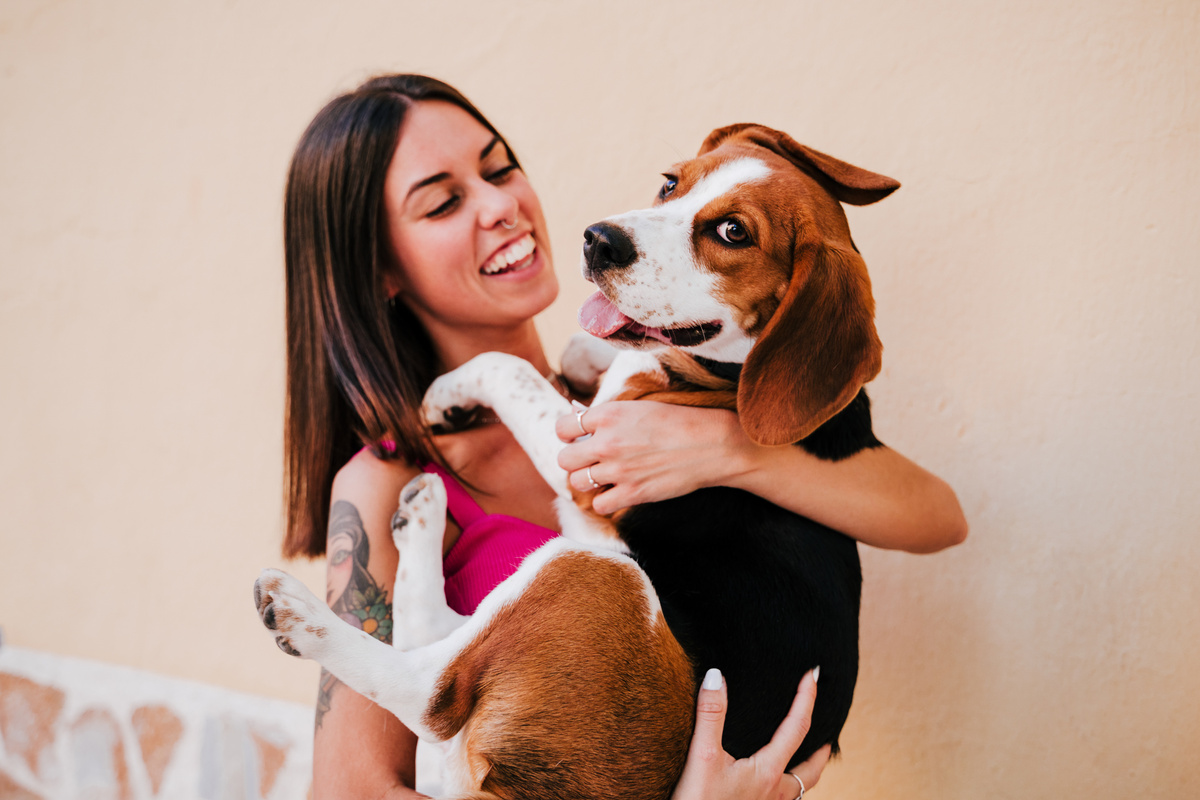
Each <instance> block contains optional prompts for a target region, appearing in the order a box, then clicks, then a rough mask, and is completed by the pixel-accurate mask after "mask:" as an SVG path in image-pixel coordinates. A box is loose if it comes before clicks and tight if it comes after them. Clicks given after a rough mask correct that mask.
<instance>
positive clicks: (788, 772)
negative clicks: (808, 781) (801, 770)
mask: <svg viewBox="0 0 1200 800" xmlns="http://www.w3.org/2000/svg"><path fill="white" fill-rule="evenodd" d="M783 774H784V775H791V776H792V777H793V778H795V779H796V783H798V784H800V794H798V795H796V797H795V798H794V800H803V798H804V781H802V780H800V776H799V775H797V774H796V773H794V772H791V771H788V770H784V773H783Z"/></svg>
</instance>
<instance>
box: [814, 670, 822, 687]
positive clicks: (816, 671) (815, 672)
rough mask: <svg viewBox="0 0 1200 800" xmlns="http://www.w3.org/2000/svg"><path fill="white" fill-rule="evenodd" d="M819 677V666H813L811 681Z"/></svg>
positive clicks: (815, 680)
mask: <svg viewBox="0 0 1200 800" xmlns="http://www.w3.org/2000/svg"><path fill="white" fill-rule="evenodd" d="M820 677H821V668H820V667H813V683H816V682H817V678H820Z"/></svg>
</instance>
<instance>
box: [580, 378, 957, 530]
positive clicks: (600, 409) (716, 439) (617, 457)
mask: <svg viewBox="0 0 1200 800" xmlns="http://www.w3.org/2000/svg"><path fill="white" fill-rule="evenodd" d="M586 424H587V429H588V431H589V432H591V433H592V436H590V437H588V438H586V439H581V440H579V441H575V439H576V437H578V436H579V423H578V421H577V420H576V418H575V416H574V415H571V416H568V417H563V418H562V419H561V420H559V423H558V428H557V430H558V434H559V436H560V437H562V438H563V440H564V441H568V442H573V443H572V444H569V445H568V446H567V447H566V448H564V449H563V450H562V452H561V453H560V455H559V464H560V465H561V466H562V467H563V468H564V469H566V470H567V471H568V472H569V473H570V476H569V480H570V482H571V485H572V486H574V487H575V488H576V489H578V490H580V491H587V490H588V489H590V488H592V481H593V480H594V481H595V482H596V483H599V484H602V485H607V486H608V487H609V488H608V489H606V491H604V492H601V493H600V494H598V495H597V496H596V497H595V498H594V500H593V507H594V508H595V509H596V511H597V512H599V513H601V514H609V513H612V512H614V511H617V510H619V509H621V508H626V507H628V506H631V505H636V504H638V503H648V502H654V501H658V500H666V499H669V498H672V497H678V496H680V495H683V494H687V493H688V492H692V491H695V490H696V489H699V488H703V487H705V486H731V487H735V488H739V489H745V490H746V491H749V492H752V493H754V494H756V495H759V496H760V497H763V498H764V499H766V500H770V501H771V502H772V503H775V504H776V505H779V506H781V507H783V508H786V509H788V510H789V511H794V512H796V513H798V514H802V515H803V516H806V517H808V518H809V519H812V520H815V521H817V522H820V523H821V524H823V525H827V526H829V527H830V528H833V529H835V530H838V531H841V532H843V533H845V534H846V535H848V536H851V537H853V538H855V539H857V540H859V541H861V542H864V543H866V544H870V545H873V546H875V547H882V548H887V549H893V550H907V551H909V552H913V553H932V552H935V551H937V550H941V549H943V548H946V547H949V546H951V545H954V544H958V543H959V542H961V541H962V540H963V538H964V537H965V536H966V535H967V523H966V519H965V518H964V517H963V513H962V508H961V507H960V506H959V504H958V498H957V497H956V496H955V494H954V491H953V490H952V489H951V488H950V487H949V486H948V485H947V484H946V483H945V482H944V481H942V480H941V479H940V478H938V477H937V476H935V475H933V474H932V473H930V472H928V471H926V470H924V469H922V468H921V467H919V466H917V465H916V464H914V463H913V462H912V461H909V460H908V459H907V458H905V457H904V456H902V455H900V454H899V453H897V452H895V451H894V450H891V449H889V448H887V447H876V448H873V449H870V450H863V451H861V452H859V453H856V454H855V455H852V456H850V457H849V458H846V459H843V460H841V461H825V460H822V459H819V458H817V457H816V456H813V455H810V454H809V453H808V452H806V451H805V450H804V449H802V448H800V447H794V446H791V445H785V446H781V447H766V446H763V445H757V444H754V443H753V442H751V441H750V439H749V438H748V437H747V436H746V434H745V432H744V431H743V430H742V426H741V424H740V423H739V422H738V419H737V416H736V415H735V414H734V413H733V412H730V411H722V410H719V409H711V408H688V407H685V406H673V405H666V404H663V403H656V402H652V401H629V402H612V403H604V404H602V405H600V406H596V407H595V408H593V409H590V410H589V411H588V412H587V417H586Z"/></svg>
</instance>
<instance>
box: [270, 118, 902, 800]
mask: <svg viewBox="0 0 1200 800" xmlns="http://www.w3.org/2000/svg"><path fill="white" fill-rule="evenodd" d="M898 186H899V184H898V183H896V181H894V180H892V179H890V178H886V177H883V176H881V175H877V174H874V173H871V172H867V171H866V170H863V169H859V168H857V167H854V166H851V165H849V164H847V163H845V162H842V161H839V160H837V159H835V158H831V157H829V156H827V155H824V154H822V153H819V152H817V151H815V150H812V149H810V148H808V147H805V146H803V145H801V144H799V143H797V142H795V141H794V140H792V139H791V138H790V137H788V136H787V135H786V134H783V133H781V132H779V131H775V130H772V129H770V128H766V127H763V126H759V125H745V124H742V125H732V126H729V127H725V128H720V129H718V130H716V131H714V132H713V133H712V134H710V135H709V136H708V138H707V139H706V141H705V142H704V144H703V146H702V147H701V148H700V152H699V154H698V155H697V157H696V158H694V159H691V160H688V161H685V162H683V163H681V164H679V165H677V166H675V167H674V168H673V169H672V170H670V172H669V173H668V174H667V175H666V182H665V183H664V184H663V186H662V189H661V191H660V192H659V194H658V198H657V199H656V201H655V203H654V205H653V206H652V207H650V208H647V209H644V210H640V211H633V212H630V213H627V214H622V215H619V216H616V217H612V218H609V219H607V220H605V221H603V222H601V223H598V224H596V225H593V226H591V227H589V228H588V229H587V232H586V233H585V237H584V238H585V244H584V252H583V271H584V275H585V277H587V278H588V279H589V280H591V281H593V282H594V283H595V284H596V285H597V287H598V288H599V291H598V292H597V293H596V294H595V295H593V296H592V297H591V298H589V299H588V300H587V301H586V303H585V304H584V306H583V308H582V310H581V312H580V319H581V323H582V324H583V327H584V328H585V329H586V330H588V331H589V332H590V333H591V334H592V335H593V336H596V337H599V338H602V339H605V340H607V341H609V342H612V343H614V344H616V345H618V346H621V347H624V348H627V349H626V350H625V351H623V352H622V354H621V355H620V356H618V358H617V360H616V362H615V363H614V364H613V365H612V367H611V368H610V369H609V370H608V372H607V374H606V375H605V377H604V381H603V384H602V385H601V388H600V391H599V393H598V395H597V399H596V402H603V401H604V400H605V399H609V398H616V399H633V398H645V399H654V400H661V401H665V402H671V403H684V404H689V405H697V406H711V407H719V408H728V409H736V411H737V413H738V416H739V418H740V420H741V424H742V426H743V427H744V429H745V431H746V433H747V434H748V435H749V437H750V438H751V439H752V440H753V441H755V442H758V443H760V444H765V445H779V446H799V447H803V448H805V449H806V450H808V451H810V452H812V453H814V454H815V455H817V456H819V457H821V458H826V459H840V458H845V457H847V456H849V455H852V454H853V453H856V452H858V451H860V450H862V449H865V448H870V447H876V446H878V445H879V442H878V440H876V439H875V437H874V435H873V434H872V432H871V420H870V409H869V404H868V401H867V398H866V395H865V394H864V393H863V391H862V387H863V385H864V384H865V383H867V382H868V381H870V380H871V379H872V378H874V377H875V375H876V374H877V373H878V372H879V369H880V359H881V352H882V347H881V345H880V342H879V338H878V336H877V335H876V331H875V326H874V322H873V313H874V302H873V300H872V297H871V289H870V281H869V279H868V277H867V271H866V265H865V264H864V263H863V260H862V258H861V257H860V256H859V253H858V251H857V249H856V248H855V246H854V243H853V241H852V240H851V238H850V230H849V227H848V225H847V222H846V217H845V215H844V213H843V211H842V208H841V205H840V203H842V202H844V203H852V204H856V205H863V204H868V203H873V202H875V201H877V200H880V199H882V198H884V197H886V196H887V195H888V194H890V193H891V192H892V191H894V190H895V189H896V188H898ZM478 405H485V406H488V407H490V408H492V409H493V410H494V411H495V412H496V414H497V415H498V416H499V417H500V419H501V420H502V421H503V422H504V423H505V424H506V425H508V427H509V428H510V429H511V430H512V431H513V434H514V435H515V437H516V438H517V440H518V442H519V443H520V444H521V445H522V446H523V447H524V448H525V450H526V452H527V453H528V454H529V456H530V458H531V459H532V460H533V462H534V464H535V466H536V467H537V469H538V470H539V472H540V474H541V475H542V477H543V478H544V479H545V480H546V481H547V483H549V484H550V486H552V487H553V488H554V489H555V490H556V492H557V495H558V497H557V500H556V504H557V510H558V515H559V519H560V522H561V525H562V532H563V536H562V537H561V538H559V539H555V540H553V541H551V542H549V543H548V544H546V545H544V546H542V547H541V548H540V549H538V550H537V551H535V552H534V553H533V554H531V555H530V556H529V557H527V558H526V559H525V561H524V562H523V563H522V564H521V566H520V568H519V569H517V571H516V572H515V573H514V574H513V575H512V576H511V577H510V578H508V579H507V580H505V581H504V582H503V583H501V584H500V585H499V586H498V587H497V588H496V589H495V590H494V591H493V592H492V593H491V594H490V595H489V596H488V597H487V598H486V599H485V600H484V601H483V603H482V604H481V605H480V607H479V609H478V610H477V612H476V613H475V614H474V615H473V616H471V617H469V618H466V617H461V616H459V615H458V614H456V613H455V612H453V611H452V610H450V609H449V607H447V606H446V603H445V596H444V594H443V591H442V589H443V585H442V560H441V543H442V534H443V529H444V524H445V515H446V508H445V504H446V499H445V491H444V488H443V486H442V484H441V481H440V479H438V478H437V477H436V476H434V475H428V474H423V475H421V476H418V477H417V478H415V479H414V480H413V481H412V482H411V483H410V484H409V485H408V486H407V487H405V489H404V491H403V492H402V495H401V498H400V508H399V510H398V511H397V513H396V516H395V517H394V519H393V534H394V537H395V541H396V546H397V547H398V548H399V551H400V563H399V567H398V571H397V579H396V587H395V597H394V604H395V608H396V614H395V621H394V624H395V627H394V630H393V637H394V644H393V646H390V647H389V646H387V645H385V644H383V643H381V642H379V641H378V640H376V639H373V638H372V637H370V636H369V635H367V634H366V633H364V632H362V631H360V630H357V629H355V628H353V627H352V626H350V625H347V624H345V623H344V622H342V621H341V620H339V619H338V618H337V617H336V616H335V615H334V614H333V612H332V611H330V610H329V608H328V607H326V606H325V604H324V603H323V602H321V601H320V600H319V599H317V598H316V597H315V596H314V595H313V594H312V593H311V592H309V591H308V590H307V589H306V588H305V587H304V586H303V585H302V584H301V583H299V582H298V581H296V580H295V579H294V578H292V577H290V576H288V575H287V574H285V573H282V572H279V571H276V570H266V571H264V573H263V575H262V576H261V577H260V578H259V580H258V582H257V583H256V584H255V600H256V604H257V606H258V609H259V612H260V615H261V617H262V620H263V622H264V624H265V625H266V627H267V628H269V629H271V630H272V631H274V632H275V634H276V640H277V642H278V643H279V645H280V647H281V648H282V649H284V650H285V651H286V652H288V653H290V654H292V655H300V656H303V657H306V658H312V659H315V660H317V661H319V662H320V663H321V664H322V665H323V666H324V667H325V668H326V669H328V670H329V671H330V672H332V673H333V674H334V675H336V676H337V677H338V678H339V679H341V680H342V681H343V682H345V683H346V684H347V685H349V686H350V687H351V688H353V689H355V690H356V691H358V692H360V693H361V694H363V695H366V696H367V697H369V698H371V699H373V700H374V701H375V702H377V703H378V704H379V705H381V706H382V707H384V708H386V709H388V710H389V711H391V712H392V713H394V714H395V715H396V716H397V717H398V718H399V719H400V721H401V722H403V723H404V724H405V725H407V726H408V727H409V728H410V729H412V730H413V731H414V732H416V733H417V734H418V735H419V736H420V737H422V738H424V739H426V740H432V741H439V742H449V746H448V758H447V774H446V783H447V786H446V789H447V790H448V792H449V794H448V795H447V796H451V797H460V798H475V799H476V800H482V799H484V798H488V799H491V798H509V797H513V798H517V797H519V798H527V799H528V798H546V800H551V799H552V798H553V799H554V800H558V799H559V798H629V797H636V798H667V797H669V796H670V794H671V791H672V789H673V787H674V785H675V783H676V781H677V780H678V777H679V774H680V771H681V770H682V767H683V763H684V758H685V755H686V751H687V747H688V742H689V739H690V736H691V731H692V724H693V719H694V712H695V696H696V691H697V688H698V686H699V682H700V679H701V677H702V675H703V674H704V672H705V671H706V670H707V669H709V668H710V667H719V668H720V669H721V671H722V672H723V673H724V675H725V678H726V683H727V686H728V690H729V713H728V716H727V719H726V723H725V733H724V745H725V748H726V749H727V750H728V751H729V752H730V753H731V754H732V755H734V756H736V757H743V756H747V755H750V754H751V753H753V752H755V751H756V750H758V749H759V748H761V747H762V746H763V745H764V744H765V743H766V742H767V741H768V740H769V739H770V737H771V735H772V733H774V731H775V729H776V728H777V727H778V725H779V723H780V722H781V721H782V720H783V718H784V716H785V715H786V713H787V711H788V709H789V707H790V705H791V701H792V699H793V697H794V696H795V691H796V686H797V684H798V683H799V681H800V678H801V676H802V675H803V674H804V673H805V672H806V671H808V670H809V669H811V668H812V667H814V666H820V667H821V691H820V694H819V696H818V698H817V704H816V708H815V710H814V713H813V720H812V726H811V728H810V730H809V733H808V735H807V737H806V738H805V740H804V742H803V744H802V745H801V747H800V749H799V750H797V752H796V753H795V755H794V756H793V759H792V761H791V763H790V765H789V766H794V765H795V764H797V763H799V762H800V761H802V760H803V759H805V758H807V757H808V756H809V755H811V754H812V753H813V752H814V751H816V750H817V749H818V748H820V747H821V746H823V745H825V744H827V743H832V744H833V745H834V747H835V748H836V746H837V739H838V734H839V732H840V731H841V728H842V726H843V724H844V723H845V720H846V717H847V714H848V713H849V709H850V703H851V699H852V696H853V691H854V684H855V680H856V678H857V671H858V611H859V596H860V587H861V571H860V567H859V560H858V552H857V548H856V545H855V543H854V541H853V540H851V539H849V538H848V537H846V536H844V535H842V534H840V533H838V532H836V531H833V530H830V529H828V528H826V527H824V526H822V525H819V524H817V523H815V522H812V521H810V520H807V519H804V518H802V517H799V516H797V515H795V514H793V513H791V512H788V511H784V510H783V509H780V508H779V507H777V506H775V505H772V504H771V503H769V502H767V501H765V500H762V499H761V498H758V497H755V496H753V495H750V494H748V493H746V492H742V491H739V490H735V489H728V488H713V489H704V490H701V491H699V492H695V493H693V494H691V495H688V496H686V497H681V498H677V499H674V500H668V501H665V502H660V503H652V504H647V505H642V506H637V507H634V508H631V509H626V510H625V511H623V512H619V513H618V514H615V515H612V516H608V517H605V516H601V515H599V514H597V513H595V512H594V511H593V510H592V507H591V500H592V498H593V497H594V495H595V491H592V492H588V493H579V492H576V491H575V490H573V489H572V488H571V487H570V486H569V485H568V483H567V480H566V477H567V476H566V474H565V472H564V471H563V470H562V469H561V468H560V467H559V466H558V463H557V455H558V451H559V450H560V449H561V447H562V444H561V442H560V441H559V440H558V438H557V436H556V435H555V432H554V424H555V420H556V419H557V418H558V417H560V416H563V415H565V414H569V413H571V411H572V409H571V408H570V406H569V405H568V402H567V401H566V400H565V399H563V398H562V397H561V396H560V395H559V394H558V392H557V391H556V390H555V389H554V387H552V386H551V385H550V384H549V383H548V382H547V381H546V380H545V379H544V378H543V377H542V376H541V375H539V374H538V373H537V371H536V370H535V369H534V368H533V367H532V366H531V365H530V364H528V363H527V362H525V361H523V360H521V359H519V358H516V357H514V356H509V355H505V354H499V353H488V354H484V355H482V356H479V357H477V358H476V359H474V360H472V361H470V362H468V363H467V364H465V365H463V366H462V367H460V368H459V369H457V370H454V371H453V372H451V373H448V374H446V375H443V376H442V377H440V378H439V379H438V380H437V381H436V382H435V383H434V384H433V386H432V387H431V388H430V389H429V391H428V393H427V394H426V397H425V405H424V413H425V416H426V419H427V421H428V422H429V423H430V424H435V423H441V422H443V421H444V420H446V419H450V418H452V417H454V416H456V415H457V413H458V412H459V411H461V409H464V408H469V407H473V406H478Z"/></svg>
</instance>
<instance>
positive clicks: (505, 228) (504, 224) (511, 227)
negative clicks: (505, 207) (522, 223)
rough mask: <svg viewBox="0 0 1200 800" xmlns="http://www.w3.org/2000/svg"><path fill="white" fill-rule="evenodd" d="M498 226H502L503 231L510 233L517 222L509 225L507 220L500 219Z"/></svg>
mask: <svg viewBox="0 0 1200 800" xmlns="http://www.w3.org/2000/svg"><path fill="white" fill-rule="evenodd" d="M500 224H501V225H503V226H504V230H506V231H511V230H512V229H513V228H515V227H517V221H516V220H515V219H514V220H513V221H512V223H511V224H510V223H509V221H508V220H506V219H502V220H500Z"/></svg>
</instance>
